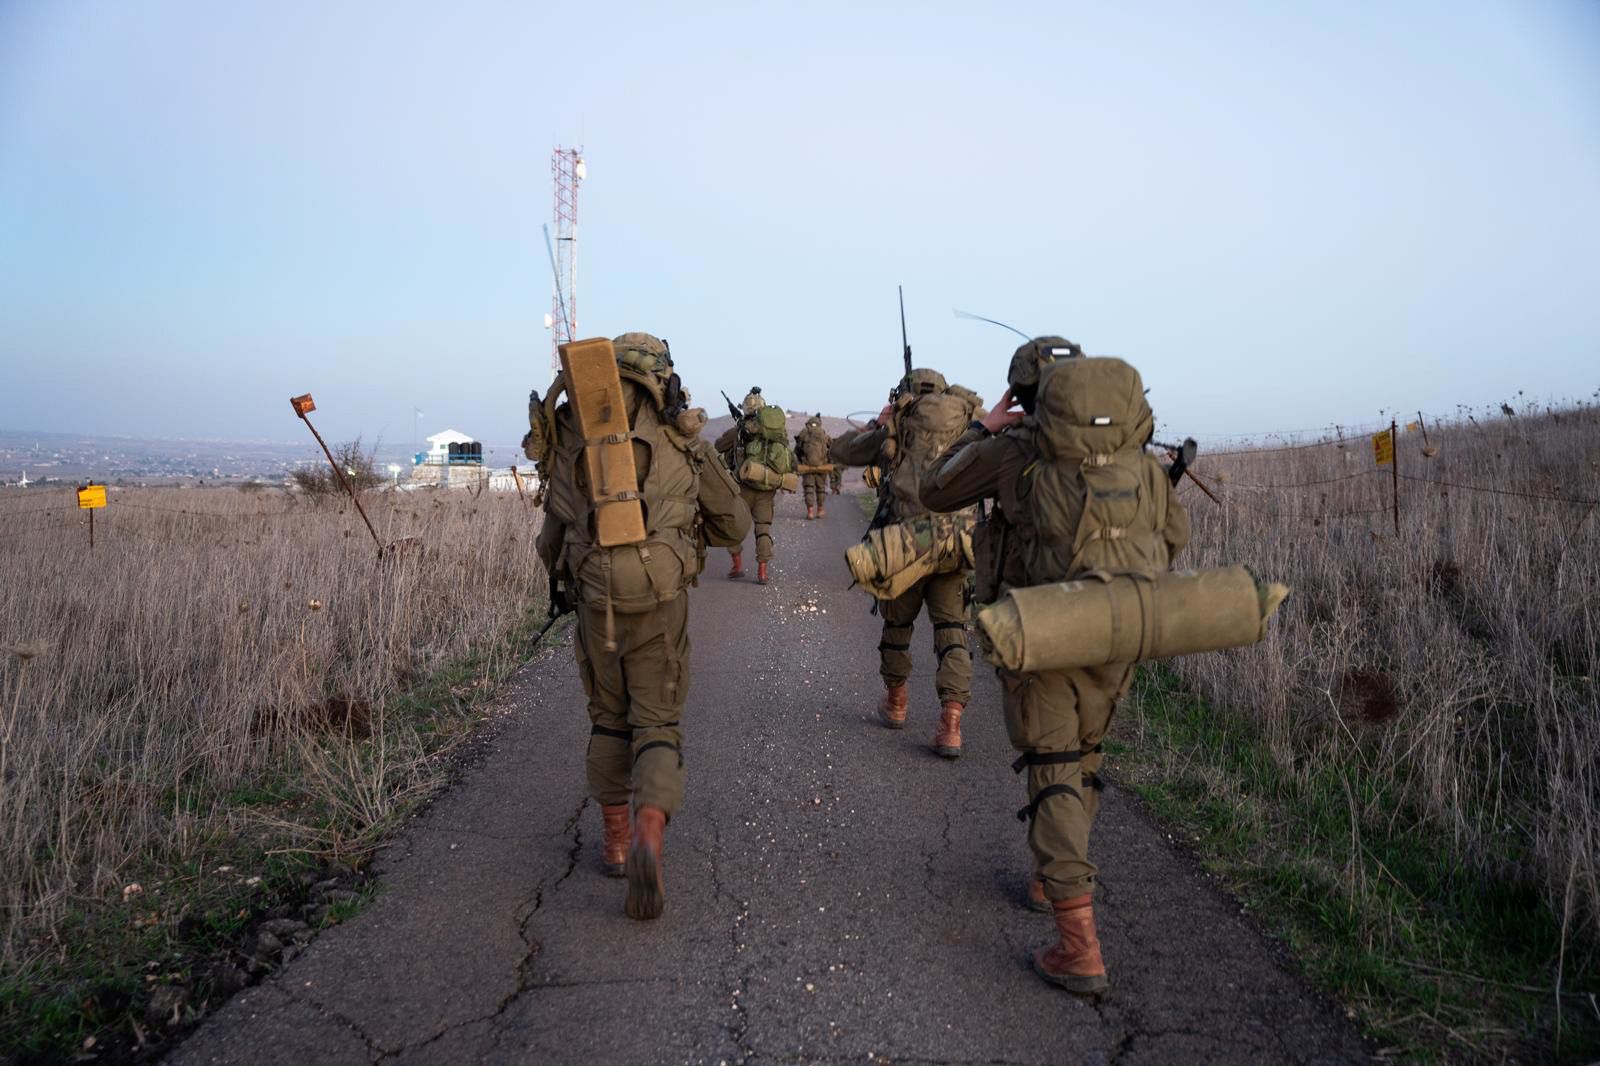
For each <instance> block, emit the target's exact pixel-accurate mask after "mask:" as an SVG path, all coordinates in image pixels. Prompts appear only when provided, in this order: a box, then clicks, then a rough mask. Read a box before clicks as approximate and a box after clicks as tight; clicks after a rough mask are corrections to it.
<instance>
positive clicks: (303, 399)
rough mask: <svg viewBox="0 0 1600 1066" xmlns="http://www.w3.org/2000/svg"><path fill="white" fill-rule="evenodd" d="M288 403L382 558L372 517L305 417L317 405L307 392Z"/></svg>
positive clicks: (381, 542) (319, 434)
mask: <svg viewBox="0 0 1600 1066" xmlns="http://www.w3.org/2000/svg"><path fill="white" fill-rule="evenodd" d="M289 403H290V405H291V406H293V407H294V413H295V414H297V415H299V416H300V421H302V422H304V423H305V424H306V428H307V429H309V430H310V431H311V435H312V436H313V437H315V438H317V443H318V444H320V445H322V454H323V455H326V456H327V457H328V465H329V466H331V467H333V473H334V476H335V477H337V478H338V479H339V484H341V485H343V486H344V491H345V492H347V493H349V494H350V502H351V503H353V504H355V505H356V513H357V514H359V515H360V516H361V521H363V522H365V523H366V525H367V532H368V533H371V534H372V543H374V544H376V545H377V546H378V558H379V559H382V558H383V541H381V540H379V539H378V531H377V530H376V529H373V528H372V519H370V518H368V517H367V511H366V508H364V507H362V506H361V500H360V499H359V498H358V497H357V496H356V490H355V487H354V486H353V485H351V484H350V481H349V479H348V478H346V477H345V476H344V471H343V470H341V469H340V468H339V464H338V463H336V462H335V461H334V459H333V452H331V451H329V450H328V443H327V441H324V440H323V439H322V434H321V433H318V432H317V427H316V426H313V425H312V424H311V419H309V418H307V417H306V416H307V415H309V414H310V413H311V412H312V411H315V410H316V409H317V405H316V404H315V403H313V402H312V401H311V394H310V393H309V392H308V393H306V394H305V395H303V396H294V397H291V398H290V399H289Z"/></svg>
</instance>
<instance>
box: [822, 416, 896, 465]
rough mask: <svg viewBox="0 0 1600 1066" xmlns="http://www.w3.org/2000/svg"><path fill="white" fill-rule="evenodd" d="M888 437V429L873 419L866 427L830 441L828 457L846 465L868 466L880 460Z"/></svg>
mask: <svg viewBox="0 0 1600 1066" xmlns="http://www.w3.org/2000/svg"><path fill="white" fill-rule="evenodd" d="M888 437H889V431H888V429H886V428H885V427H883V426H880V425H878V423H877V421H876V420H873V421H872V422H869V423H867V426H866V428H865V429H853V430H851V431H850V432H848V433H845V434H843V435H842V436H838V437H834V438H833V439H832V440H831V441H829V442H828V458H829V459H832V460H833V461H834V462H836V463H843V464H844V465H845V466H868V465H870V464H872V463H875V462H877V461H878V453H879V452H880V451H882V449H883V442H884V441H885V440H887V439H888Z"/></svg>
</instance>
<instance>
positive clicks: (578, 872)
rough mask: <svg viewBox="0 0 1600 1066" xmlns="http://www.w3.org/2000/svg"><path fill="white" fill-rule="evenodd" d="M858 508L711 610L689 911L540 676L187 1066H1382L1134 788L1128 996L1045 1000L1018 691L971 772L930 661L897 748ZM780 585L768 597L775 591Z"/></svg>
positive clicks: (792, 517) (1113, 807)
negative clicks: (1027, 886)
mask: <svg viewBox="0 0 1600 1066" xmlns="http://www.w3.org/2000/svg"><path fill="white" fill-rule="evenodd" d="M864 524H865V522H864V519H863V518H862V517H861V514H860V510H859V508H857V507H856V506H855V505H854V503H853V501H851V500H850V499H849V498H848V497H837V498H835V501H834V507H833V509H832V511H831V513H830V514H829V516H828V517H827V518H826V519H825V520H821V521H817V522H806V521H805V520H804V509H803V507H802V506H801V505H800V503H799V502H798V500H797V499H796V498H794V497H787V498H785V499H783V500H782V501H781V503H780V507H779V512H778V520H777V525H776V529H775V534H776V537H777V542H778V552H779V558H778V560H777V562H776V564H775V566H774V581H773V583H772V584H771V585H768V586H766V587H764V588H763V587H758V586H756V585H754V584H753V583H751V582H749V581H743V582H729V581H727V580H725V579H723V578H722V576H721V574H722V573H723V572H724V571H725V569H726V565H725V559H726V556H725V554H724V553H720V552H719V553H715V554H714V556H713V563H712V567H711V571H710V574H709V576H708V578H707V579H706V580H705V581H704V582H703V585H702V587H701V588H700V589H698V590H696V591H695V592H693V593H692V594H691V595H692V600H691V614H692V618H693V623H692V625H693V633H692V639H693V642H694V662H693V675H692V686H691V692H690V698H689V706H688V708H687V710H686V713H685V715H684V722H685V726H686V729H687V731H688V737H687V743H686V746H685V750H686V757H687V759H688V767H689V773H690V777H689V793H688V801H687V804H686V806H685V807H684V809H683V811H682V812H681V813H680V814H679V815H678V817H677V818H675V819H674V820H673V823H672V825H671V826H670V827H669V829H668V833H667V852H666V874H667V911H666V914H665V916H664V917H663V918H662V919H661V920H660V921H657V922H654V923H638V922H632V921H629V920H628V919H627V918H626V917H624V916H623V913H622V899H623V893H624V888H623V883H622V882H621V881H620V880H613V879H609V878H606V877H603V876H602V875H601V873H600V870H599V850H598V838H599V831H600V815H599V811H598V810H597V809H596V808H595V805H594V804H593V803H592V802H589V801H588V800H586V799H585V797H584V784H583V760H582V756H583V749H584V744H585V743H586V741H587V734H588V722H587V720H586V718H585V716H584V714H583V710H582V706H583V699H582V692H581V689H580V686H579V683H578V679H577V675H576V671H575V669H574V667H573V665H572V655H571V651H570V649H569V648H564V647H563V648H556V649H552V650H550V651H548V652H546V653H544V654H543V655H542V656H540V658H539V659H538V660H536V661H535V662H533V663H532V664H530V665H529V666H528V667H527V668H526V669H525V670H524V671H523V672H522V673H521V674H520V675H519V677H518V679H517V681H516V683H515V684H514V686H513V688H512V691H511V692H510V693H509V695H508V701H509V706H510V708H511V709H510V712H509V714H508V716H507V718H506V719H505V720H504V721H503V722H502V723H501V725H500V726H499V728H498V730H497V732H496V734H495V736H494V739H493V742H492V744H491V745H490V747H489V750H487V751H486V752H485V753H484V755H483V758H482V759H481V761H480V762H479V763H478V764H476V765H474V766H473V767H472V768H471V769H470V771H468V772H467V773H466V774H465V775H464V776H463V779H462V780H461V781H460V783H459V784H458V785H457V786H456V787H455V788H453V789H452V790H451V791H450V792H449V793H448V794H447V795H445V796H444V797H443V798H442V799H441V800H440V801H439V802H437V803H436V804H435V805H434V806H433V808H432V809H431V810H430V811H429V812H428V813H427V814H426V815H425V816H424V817H422V818H419V819H418V820H417V821H416V822H414V823H413V825H412V826H411V827H410V828H409V829H408V830H407V831H406V832H405V833H404V834H403V836H402V838H401V840H400V841H399V842H398V843H397V844H396V845H395V846H394V847H393V848H391V849H389V851H388V852H387V853H386V854H385V856H384V857H383V859H382V860H381V862H380V864H379V867H380V876H381V885H382V892H381V894H380V895H379V898H378V899H377V900H376V901H375V902H374V904H373V905H372V906H371V907H369V908H368V909H367V910H366V911H365V912H364V913H362V914H361V915H360V916H359V917H357V918H356V919H355V920H353V921H351V922H349V923H348V924H346V925H344V926H341V927H339V928H336V929H333V930H331V931H329V932H328V933H326V934H324V935H323V936H322V937H321V938H319V939H318V940H317V941H316V942H315V943H314V944H313V945H312V946H311V947H310V948H309V949H308V950H307V951H306V952H305V953H304V954H303V955H302V956H300V957H299V958H298V959H296V960H295V961H294V962H293V963H291V964H290V965H289V966H287V967H286V968H285V969H284V970H283V971H282V972H281V973H280V974H279V975H277V976H276V977H274V978H273V979H271V980H269V981H267V982H266V983H265V984H263V985H261V986H258V987H256V988H253V989H251V990H249V991H247V992H245V993H243V994H242V995H240V996H238V997H237V998H236V999H235V1000H234V1001H233V1002H232V1003H230V1004H229V1005H228V1006H227V1007H225V1008H224V1009H223V1010H222V1011H220V1012H219V1013H218V1014H217V1015H216V1016H215V1017H213V1018H212V1019H211V1020H210V1021H209V1022H208V1023H207V1024H206V1025H205V1026H204V1027H202V1029H201V1030H200V1031H199V1032H197V1033H196V1034H195V1035H194V1036H193V1037H192V1038H191V1039H190V1040H189V1041H187V1042H186V1043H185V1044H184V1045H182V1046H181V1047H180V1048H178V1049H177V1051H176V1052H175V1053H174V1054H173V1055H172V1056H171V1057H170V1059H169V1061H171V1062H175V1063H182V1064H191V1063H305V1062H322V1063H368V1062H376V1061H384V1062H396V1063H435V1062H439V1063H457V1062H460V1063H470V1062H538V1063H568V1062H570V1063H657V1062H659V1063H711V1064H716V1063H729V1064H731V1063H738V1062H755V1063H760V1062H772V1063H778V1062H782V1063H813V1062H816V1063H831V1062H839V1063H843V1062H851V1063H871V1062H893V1063H1040V1064H1044V1063H1077V1062H1082V1063H1109V1062H1119V1063H1124V1062H1125V1063H1134V1062H1186V1063H1187V1062H1196V1061H1235V1062H1244V1061H1250V1062H1274V1061H1283V1062H1352V1061H1359V1060H1361V1059H1363V1058H1365V1057H1367V1050H1366V1049H1365V1048H1364V1046H1363V1044H1362V1043H1361V1041H1360V1040H1359V1039H1358V1038H1357V1037H1356V1036H1355V1035H1354V1034H1353V1033H1352V1032H1351V1031H1350V1030H1349V1028H1348V1027H1347V1026H1346V1025H1345V1023H1344V1021H1343V1019H1342V1017H1341V1016H1340V1014H1339V1012H1338V1011H1337V1010H1336V1009H1335V1008H1333V1007H1331V1006H1329V1005H1328V1004H1326V1003H1324V1002H1322V1001H1320V1000H1318V999H1316V998H1315V997H1313V996H1311V995H1309V994H1308V993H1307V992H1306V991H1305V990H1304V989H1303V988H1302V987H1301V985H1300V984H1299V983H1298V981H1297V980H1296V979H1295V978H1293V977H1292V976H1290V975H1289V974H1288V973H1286V972H1285V970H1284V968H1283V967H1282V965H1281V964H1280V962H1279V961H1278V957H1277V954H1276V953H1275V951H1274V950H1273V949H1272V948H1270V947H1269V946H1268V945H1267V944H1266V943H1265V942H1264V941H1263V940H1262V938H1261V937H1260V935H1259V934H1258V933H1257V932H1256V931H1255V930H1254V929H1253V928H1252V927H1251V926H1250V924H1249V923H1248V922H1247V921H1246V920H1245V919H1243V918H1242V917H1241V916H1240V915H1239V912H1238V908H1237V906H1236V905H1233V904H1231V903H1230V902H1229V901H1228V900H1227V899H1226V898H1224V897H1223V896H1221V895H1220V894H1219V893H1217V892H1216V891H1215V890H1214V889H1213V888H1211V887H1210V886H1209V885H1208V884H1207V883H1206V882H1205V880H1204V879H1203V878H1201V877H1199V876H1197V875H1196V874H1195V873H1194V872H1193V870H1192V868H1191V867H1190V866H1189V865H1188V864H1187V863H1186V862H1185V861H1184V860H1183V859H1181V858H1179V857H1178V856H1177V855H1175V854H1174V853H1173V852H1172V850H1171V849H1170V847H1169V845H1168V843H1167V841H1166V837H1165V835H1164V834H1163V833H1162V831H1161V830H1160V829H1159V828H1158V827H1156V826H1155V825H1153V824H1152V823H1151V822H1150V821H1149V820H1148V819H1147V818H1146V817H1145V816H1144V815H1143V814H1142V813H1141V812H1140V811H1139V810H1137V809H1136V807H1135V805H1134V803H1133V801H1132V799H1131V797H1129V796H1128V795H1127V794H1126V793H1124V792H1121V791H1119V790H1117V789H1116V788H1114V787H1113V788H1112V789H1111V790H1110V791H1109V792H1108V794H1107V797H1106V804H1105V806H1104V808H1103V813H1102V816H1101V817H1102V820H1101V823H1100V825H1099V827H1098V828H1097V836H1096V844H1097V848H1098V858H1099V862H1100V864H1101V867H1102V875H1103V878H1104V884H1103V886H1102V894H1101V897H1100V900H1101V902H1100V905H1099V908H1098V913H1099V916H1100V921H1101V936H1102V940H1103V943H1104V949H1105V955H1106V961H1107V965H1108V967H1109V969H1110V973H1111V980H1112V992H1111V994H1110V995H1109V996H1107V997H1105V998H1103V999H1102V1000H1100V1001H1099V1002H1094V1003H1091V1002H1086V1001H1084V1000H1080V999H1077V998H1075V997H1073V996H1071V995H1069V994H1067V993H1064V992H1060V991H1058V990H1055V989H1052V988H1049V987H1047V986H1046V985H1044V984H1043V983H1042V982H1040V981H1039V980H1038V979H1037V978H1036V977H1034V975H1033V974H1032V972H1031V971H1030V970H1029V967H1028V953H1029V951H1030V950H1031V948H1032V947H1033V946H1034V945H1036V944H1038V943H1041V942H1043V941H1044V940H1045V938H1046V937H1047V935H1048V934H1049V932H1050V922H1049V919H1048V918H1047V917H1045V916H1041V915H1038V914H1034V913H1031V912H1029V911H1026V910H1024V909H1023V908H1022V907H1021V906H1020V905H1019V901H1020V898H1021V894H1022V889H1023V878H1024V876H1025V872H1026V870H1027V865H1028V855H1027V849H1026V845H1025V843H1024V840H1023V835H1022V830H1021V827H1020V826H1019V824H1018V823H1017V821H1016V819H1015V817H1014V812H1015V810H1016V808H1017V807H1018V806H1019V805H1020V804H1021V803H1022V800H1023V796H1022V794H1021V784H1020V783H1019V781H1018V779H1017V778H1016V777H1014V776H1013V775H1012V773H1011V772H1010V769H1009V766H1008V764H1009V762H1010V760H1011V758H1012V753H1011V752H1010V751H1009V750H1008V749H1007V746H1006V742H1005V735H1004V729H1003V727H1002V724H1001V721H1000V715H999V713H998V697H997V690H996V686H995V683H994V679H993V675H992V672H991V671H989V670H988V669H987V668H981V669H980V670H979V674H980V677H979V681H978V685H977V688H976V691H975V693H974V705H973V708H972V709H971V711H970V712H969V715H968V727H967V730H966V742H967V750H966V754H965V755H964V756H963V757H962V758H961V759H960V760H959V761H957V762H954V763H948V762H945V761H943V760H940V759H938V758H936V757H935V756H934V755H933V754H932V753H931V752H930V750H929V748H928V746H927V745H928V741H929V740H930V738H931V736H932V731H933V724H934V720H935V718H936V711H937V703H936V702H935V696H934V691H933V682H932V678H931V663H932V647H931V646H932V640H931V630H930V629H929V628H928V627H927V626H926V623H924V624H923V625H922V626H921V627H919V629H918V632H917V637H916V642H917V647H916V654H917V657H918V660H917V661H918V664H919V673H918V676H917V677H916V678H915V679H914V680H913V682H912V700H913V702H912V711H911V725H910V728H908V729H907V730H905V731H903V732H889V731H887V730H885V729H883V728H881V727H880V726H878V725H877V724H876V723H875V720H874V717H873V715H872V713H871V712H872V706H873V702H874V700H875V699H876V696H877V692H878V680H877V674H876V668H875V663H876V653H875V651H874V648H875V645H876V644H877V640H878V621H877V619H876V618H873V617H870V616H869V615H868V614H867V605H868V602H867V600H866V597H865V596H863V595H862V594H861V593H860V592H859V591H857V592H848V591H846V588H845V586H846V585H847V584H848V575H847V574H846V573H845V570H844V564H843V550H844V548H845V547H846V546H847V545H848V544H849V543H851V542H853V541H854V540H855V539H856V538H857V537H858V536H859V535H860V532H861V529H862V527H863V526H864ZM752 569H753V568H752Z"/></svg>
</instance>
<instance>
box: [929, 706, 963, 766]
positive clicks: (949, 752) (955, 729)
mask: <svg viewBox="0 0 1600 1066" xmlns="http://www.w3.org/2000/svg"><path fill="white" fill-rule="evenodd" d="M962 706H963V705H962V704H960V703H957V702H956V701H955V700H945V701H944V703H942V704H941V705H940V707H939V731H938V732H937V733H935V734H934V735H933V750H934V751H935V752H937V753H938V754H940V755H942V756H944V757H945V758H946V759H954V758H956V757H958V756H959V755H960V754H961V709H962Z"/></svg>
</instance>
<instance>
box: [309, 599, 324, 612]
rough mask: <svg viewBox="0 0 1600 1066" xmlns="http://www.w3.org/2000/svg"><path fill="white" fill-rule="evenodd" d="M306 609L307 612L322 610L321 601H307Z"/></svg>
mask: <svg viewBox="0 0 1600 1066" xmlns="http://www.w3.org/2000/svg"><path fill="white" fill-rule="evenodd" d="M306 607H307V609H309V610H313V611H320V610H322V601H321V600H307V601H306Z"/></svg>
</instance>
